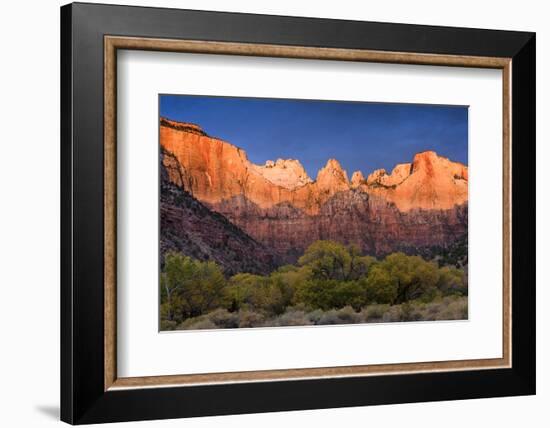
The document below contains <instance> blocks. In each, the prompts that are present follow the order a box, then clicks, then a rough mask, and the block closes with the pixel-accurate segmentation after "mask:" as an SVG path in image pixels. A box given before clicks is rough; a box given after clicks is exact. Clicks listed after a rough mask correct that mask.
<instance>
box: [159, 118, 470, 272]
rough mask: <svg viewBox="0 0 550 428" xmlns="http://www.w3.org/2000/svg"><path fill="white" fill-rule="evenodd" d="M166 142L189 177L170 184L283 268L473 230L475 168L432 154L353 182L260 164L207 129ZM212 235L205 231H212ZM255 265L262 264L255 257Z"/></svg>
mask: <svg viewBox="0 0 550 428" xmlns="http://www.w3.org/2000/svg"><path fill="white" fill-rule="evenodd" d="M160 143H161V146H162V148H163V149H164V150H166V151H167V152H168V153H170V154H171V155H173V156H172V157H171V158H169V159H168V158H167V160H166V161H165V164H166V166H167V167H168V166H169V165H168V164H169V163H175V164H177V166H178V168H179V171H181V173H179V174H175V173H174V172H172V170H171V169H170V168H167V178H168V180H169V181H170V182H171V183H172V184H173V185H174V186H176V187H179V188H182V189H184V190H185V191H186V192H189V194H190V195H192V196H193V197H194V198H195V199H197V200H199V201H201V202H202V203H203V204H204V205H206V206H207V207H208V208H209V209H211V210H213V211H216V212H217V213H220V214H223V216H224V217H226V218H227V219H228V220H229V221H230V222H231V223H233V224H234V225H236V226H238V227H239V228H240V229H242V231H244V232H245V234H247V235H249V236H250V237H252V238H254V240H256V241H257V242H258V243H261V244H262V245H263V247H264V248H266V249H271V250H273V251H274V252H275V253H276V256H277V257H279V258H280V259H282V260H284V261H290V262H292V261H295V258H296V257H297V256H298V255H300V254H301V253H303V251H304V250H305V248H307V246H308V245H309V244H310V243H311V242H313V241H315V240H317V239H333V240H336V241H340V242H343V243H346V244H351V243H353V244H356V245H358V246H359V247H360V248H362V250H363V251H364V252H366V253H370V254H375V255H381V254H384V253H388V252H391V251H396V250H400V249H402V250H404V249H414V248H420V247H428V246H433V245H440V246H446V245H448V244H450V243H452V242H453V241H454V240H455V239H457V238H458V237H460V236H463V235H464V234H465V233H466V231H467V203H468V168H467V167H466V166H465V165H462V164H460V163H457V162H452V161H450V160H449V159H447V158H444V157H441V156H438V155H437V154H436V153H435V152H433V151H426V152H422V153H418V154H417V155H415V156H414V159H413V160H412V162H411V163H403V164H398V165H397V166H395V168H394V169H393V170H392V172H391V174H388V173H387V172H386V171H385V170H383V169H380V170H376V171H374V172H373V173H371V174H370V175H368V178H367V179H365V178H364V176H363V173H362V172H361V171H355V172H354V173H353V175H352V178H351V181H350V180H349V179H348V176H347V173H346V171H345V170H344V169H343V168H342V166H341V165H340V163H339V162H338V161H337V160H336V159H329V160H328V161H327V164H326V165H325V166H324V167H323V168H322V169H321V170H320V171H319V172H318V174H317V177H316V179H315V181H313V180H312V179H311V178H310V177H308V175H307V173H306V171H305V170H304V168H303V166H302V165H301V164H300V162H299V161H298V160H292V159H286V160H282V159H279V160H277V161H275V162H273V161H267V162H266V163H265V164H264V165H256V164H254V163H252V162H251V161H250V160H249V159H248V157H247V155H246V153H245V152H244V151H243V150H242V149H240V148H238V147H236V146H234V145H232V144H230V143H228V142H226V141H223V140H221V139H219V138H215V137H211V136H209V135H208V134H207V133H206V132H205V131H204V130H202V129H201V128H200V127H199V126H198V125H194V124H188V123H178V122H173V121H169V120H166V119H161V127H160ZM205 228H206V226H205ZM249 257H256V255H255V254H250V255H249Z"/></svg>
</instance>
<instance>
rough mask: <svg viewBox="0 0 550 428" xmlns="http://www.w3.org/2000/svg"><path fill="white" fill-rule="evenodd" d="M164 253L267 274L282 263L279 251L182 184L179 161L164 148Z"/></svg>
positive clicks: (231, 270)
mask: <svg viewBox="0 0 550 428" xmlns="http://www.w3.org/2000/svg"><path fill="white" fill-rule="evenodd" d="M160 167H161V183H160V187H161V189H160V190H161V191H160V254H161V263H162V262H163V260H162V258H163V256H164V254H166V252H167V251H170V250H172V251H179V252H182V253H183V254H185V255H187V256H191V257H193V258H196V259H199V260H202V261H207V260H212V261H215V262H216V263H217V264H218V265H220V266H221V268H222V269H223V270H224V272H225V273H226V274H228V275H233V274H236V273H239V272H251V273H257V274H267V273H269V272H271V271H272V270H273V269H274V268H275V267H276V266H277V265H279V264H280V262H279V260H278V258H277V256H276V254H274V252H273V251H272V250H270V249H268V248H267V247H266V246H265V245H263V244H261V243H259V242H257V241H256V240H255V239H253V238H252V237H250V236H249V235H247V234H246V233H245V232H244V231H243V230H241V229H240V228H239V227H237V226H236V225H234V224H233V223H231V222H230V221H229V220H228V219H227V218H225V217H224V216H223V215H221V214H219V213H216V212H213V211H212V210H210V209H209V208H208V207H206V206H205V205H204V204H203V203H201V202H200V201H198V200H196V199H195V198H193V196H191V195H190V194H189V193H188V192H187V191H185V190H184V189H183V188H182V187H181V183H182V178H183V177H182V170H181V168H180V166H179V163H178V161H177V160H176V159H175V158H174V157H173V156H172V155H171V154H170V153H167V152H165V151H164V150H161V155H160Z"/></svg>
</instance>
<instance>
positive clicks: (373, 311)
mask: <svg viewBox="0 0 550 428" xmlns="http://www.w3.org/2000/svg"><path fill="white" fill-rule="evenodd" d="M389 307H390V305H378V304H373V305H369V306H367V307H365V308H363V310H362V311H361V317H362V318H363V320H365V321H374V320H380V319H382V317H383V316H384V314H385V313H386V312H387V311H388V308H389Z"/></svg>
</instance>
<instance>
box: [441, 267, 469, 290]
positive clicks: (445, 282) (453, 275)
mask: <svg viewBox="0 0 550 428" xmlns="http://www.w3.org/2000/svg"><path fill="white" fill-rule="evenodd" d="M465 278H466V276H465V275H464V272H463V271H462V270H461V269H457V268H454V267H450V266H445V267H442V268H440V269H439V280H438V282H437V288H438V289H439V290H440V291H441V292H442V293H443V294H446V295H451V294H458V295H465V294H467V293H468V284H467V283H466V284H465Z"/></svg>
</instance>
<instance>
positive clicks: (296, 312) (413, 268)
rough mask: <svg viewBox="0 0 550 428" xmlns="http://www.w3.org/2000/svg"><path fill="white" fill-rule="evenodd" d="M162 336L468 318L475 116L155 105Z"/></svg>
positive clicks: (176, 100)
mask: <svg viewBox="0 0 550 428" xmlns="http://www.w3.org/2000/svg"><path fill="white" fill-rule="evenodd" d="M159 174H160V192H159V195H160V206H159V216H160V220H159V223H160V243H159V248H160V260H159V270H160V290H159V293H160V330H162V331H167V330H198V329H202V330H204V329H207V330H208V329H226V328H253V327H288V326H322V325H338V324H363V323H382V322H384V323H386V322H407V321H426V322H428V321H441V320H465V319H468V107H467V106H447V105H423V104H394V103H373V102H348V101H325V100H296V99H267V98H265V99H264V98H240V97H214V96H196V95H193V96H190V95H189V96H188V95H169V94H166V95H160V96H159Z"/></svg>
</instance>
